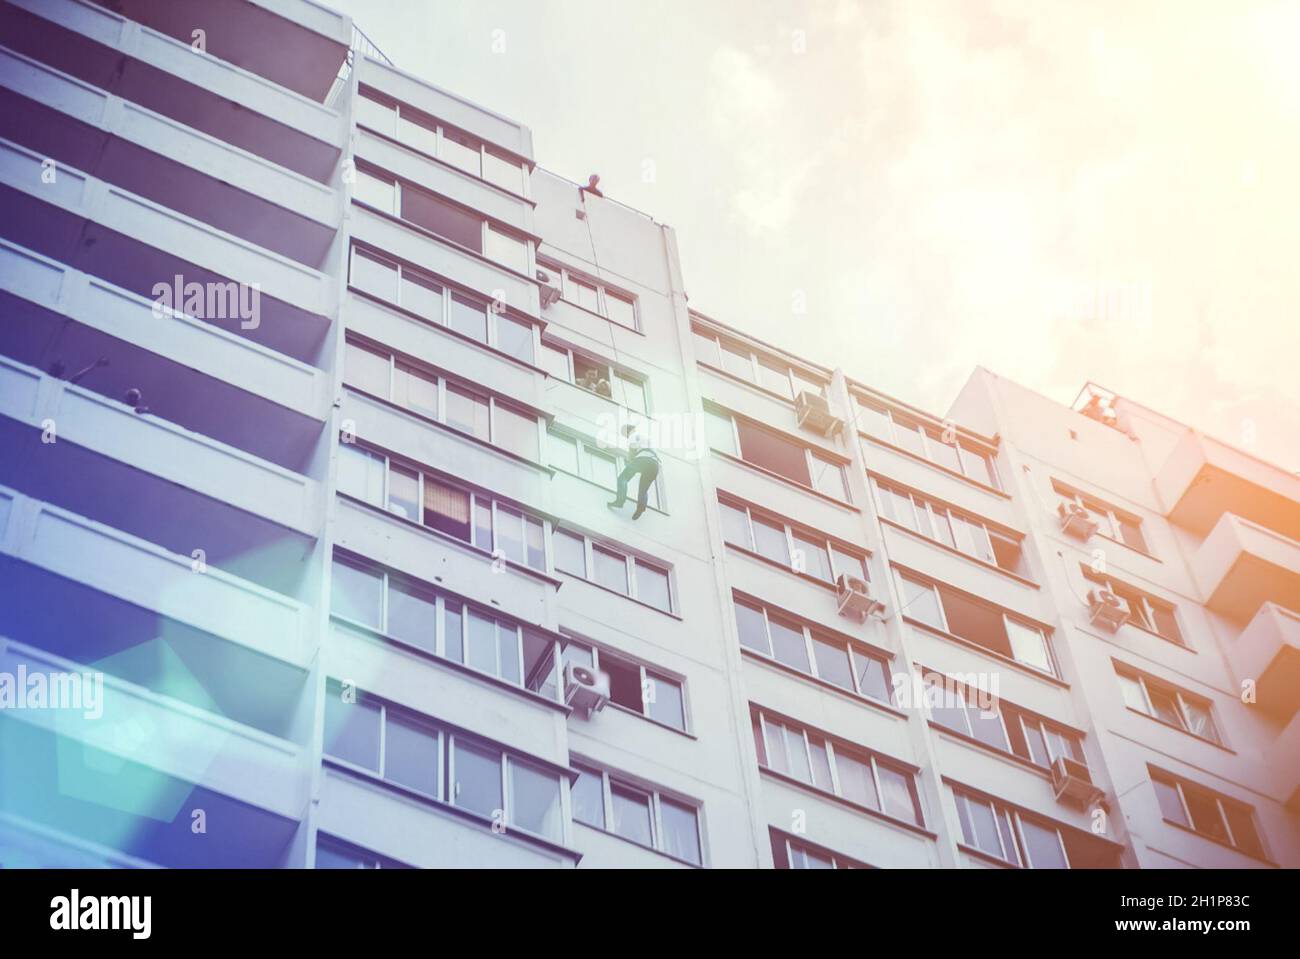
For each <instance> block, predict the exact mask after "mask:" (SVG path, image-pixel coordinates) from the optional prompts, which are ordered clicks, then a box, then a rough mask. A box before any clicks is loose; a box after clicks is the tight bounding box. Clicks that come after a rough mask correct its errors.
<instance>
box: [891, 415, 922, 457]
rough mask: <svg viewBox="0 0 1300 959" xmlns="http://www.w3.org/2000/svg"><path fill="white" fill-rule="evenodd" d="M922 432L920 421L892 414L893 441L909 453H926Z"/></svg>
mask: <svg viewBox="0 0 1300 959" xmlns="http://www.w3.org/2000/svg"><path fill="white" fill-rule="evenodd" d="M924 433H925V431H924V430H923V429H922V428H921V424H920V423H917V422H915V421H914V420H909V419H907V418H905V417H902V416H898V415H895V416H894V442H895V443H897V444H898V445H899V446H901V447H902V448H903V449H905V450H907V451H908V452H909V453H915V454H916V455H917V456H925V455H926V451H925V441H924V439H923V437H924Z"/></svg>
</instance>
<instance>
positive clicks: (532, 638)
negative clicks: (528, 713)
mask: <svg viewBox="0 0 1300 959" xmlns="http://www.w3.org/2000/svg"><path fill="white" fill-rule="evenodd" d="M555 666H556V659H555V640H553V639H551V638H550V637H549V636H543V635H542V634H541V633H537V632H534V631H533V630H531V629H525V630H524V687H525V688H526V689H530V690H532V691H533V692H535V693H540V694H541V695H543V696H546V697H547V698H548V699H559V693H558V692H557V690H556V686H555V682H556V670H555Z"/></svg>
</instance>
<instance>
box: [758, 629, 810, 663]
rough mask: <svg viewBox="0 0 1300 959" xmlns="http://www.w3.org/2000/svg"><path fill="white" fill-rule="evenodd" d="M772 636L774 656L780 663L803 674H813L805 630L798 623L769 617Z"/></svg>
mask: <svg viewBox="0 0 1300 959" xmlns="http://www.w3.org/2000/svg"><path fill="white" fill-rule="evenodd" d="M768 627H769V630H770V632H771V636H772V654H773V655H774V656H775V657H776V659H777V660H778V661H779V662H782V663H785V664H786V665H787V666H793V667H794V668H795V669H798V670H800V671H801V672H805V673H808V672H811V671H812V670H811V669H810V668H809V666H808V647H807V645H806V644H805V642H804V635H803V628H802V627H801V626H799V625H798V624H797V623H792V622H789V621H787V620H783V619H780V618H778V617H775V616H769V617H768Z"/></svg>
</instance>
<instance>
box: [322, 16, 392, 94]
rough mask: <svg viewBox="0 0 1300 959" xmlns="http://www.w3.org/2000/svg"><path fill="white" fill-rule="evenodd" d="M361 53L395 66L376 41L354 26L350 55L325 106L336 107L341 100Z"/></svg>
mask: <svg viewBox="0 0 1300 959" xmlns="http://www.w3.org/2000/svg"><path fill="white" fill-rule="evenodd" d="M358 53H360V54H361V55H362V56H367V57H374V58H375V59H376V60H382V61H383V62H384V63H386V64H388V65H389V66H390V67H391V66H395V65H396V64H394V63H393V61H392V60H390V59H388V56H387V54H385V53H384V51H383V50H380V49H379V47H377V46H375V41H373V40H371V39H370V38H369V37H368V36H366V34H365V31H363V30H362V29H361V28H360V27H358V26H357V25H356V24H353V25H352V43H351V44H349V46H348V55H347V56H346V57H344V58H343V63H342V64H340V66H339V72H338V76H336V77H335V78H334V83H333V84H332V85H331V86H330V92H329V94H328V95H327V96H326V97H325V106H327V107H332V106H334V101H336V100H337V99H338V98H339V95H340V94H341V93H342V92H343V88H344V87H345V86H347V83H348V80H349V79H350V78H351V76H352V67H353V65H354V64H355V62H356V56H357V54H358Z"/></svg>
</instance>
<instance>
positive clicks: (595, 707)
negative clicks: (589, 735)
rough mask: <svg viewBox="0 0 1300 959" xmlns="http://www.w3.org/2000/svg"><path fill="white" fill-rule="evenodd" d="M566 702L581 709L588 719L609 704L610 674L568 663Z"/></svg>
mask: <svg viewBox="0 0 1300 959" xmlns="http://www.w3.org/2000/svg"><path fill="white" fill-rule="evenodd" d="M564 702H565V703H566V704H568V705H569V706H571V707H573V708H574V709H580V710H582V712H583V713H584V714H585V716H586V718H587V719H590V718H591V717H592V714H593V713H597V712H600V710H601V709H602V708H603V707H604V705H605V704H606V703H607V702H609V673H605V672H601V671H600V670H598V669H592V668H591V667H590V666H583V665H582V664H581V663H568V664H566V665H565V667H564Z"/></svg>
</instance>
